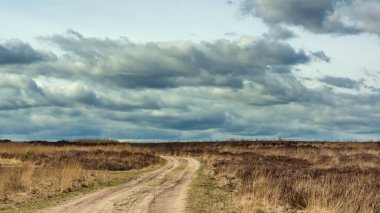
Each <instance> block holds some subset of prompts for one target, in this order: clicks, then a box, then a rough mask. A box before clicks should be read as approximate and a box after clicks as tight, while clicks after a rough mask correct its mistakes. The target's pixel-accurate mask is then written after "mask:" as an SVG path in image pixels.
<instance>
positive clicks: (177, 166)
mask: <svg viewBox="0 0 380 213" xmlns="http://www.w3.org/2000/svg"><path fill="white" fill-rule="evenodd" d="M163 158H165V159H166V160H167V164H166V165H165V166H164V167H162V168H161V169H158V170H155V171H153V172H150V173H146V174H144V175H142V176H140V177H139V178H137V179H135V180H133V181H130V182H128V183H125V184H124V185H122V186H119V187H114V188H107V189H103V190H100V191H96V192H94V193H91V194H87V195H85V196H82V197H80V198H76V199H74V200H71V201H69V202H67V203H65V204H61V205H59V206H55V207H51V208H48V209H44V210H42V211H40V212H41V213H45V212H49V213H50V212H70V213H72V212H90V213H95V212H105V213H108V212H131V213H132V212H133V213H139V212H160V213H162V212H165V213H172V212H173V213H176V212H184V211H185V198H186V190H187V186H188V185H189V183H190V182H191V179H192V177H193V176H194V174H195V172H196V171H197V169H198V168H199V162H198V161H197V160H195V159H194V158H182V157H163Z"/></svg>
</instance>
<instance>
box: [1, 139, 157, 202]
mask: <svg viewBox="0 0 380 213" xmlns="http://www.w3.org/2000/svg"><path fill="white" fill-rule="evenodd" d="M101 142H102V141H101ZM145 149H146V148H138V147H134V146H131V145H130V144H121V143H115V142H112V143H103V142H102V143H99V141H95V142H94V143H89V141H86V142H85V143H81V142H77V143H56V144H54V143H0V209H2V208H3V209H4V208H9V207H11V206H20V205H24V204H25V203H26V202H31V201H36V200H39V199H43V198H47V197H51V196H55V195H57V194H61V193H66V192H70V191H73V190H78V189H80V188H83V187H91V186H93V185H97V184H101V183H105V182H109V181H111V180H112V178H114V176H112V175H109V174H111V173H110V172H108V171H128V170H133V169H142V168H145V167H149V166H152V165H157V164H158V163H160V162H161V160H160V158H159V157H158V156H157V155H155V154H150V153H147V151H146V150H145Z"/></svg>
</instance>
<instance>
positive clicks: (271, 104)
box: [0, 0, 380, 141]
mask: <svg viewBox="0 0 380 213" xmlns="http://www.w3.org/2000/svg"><path fill="white" fill-rule="evenodd" d="M0 4H1V7H0V29H1V33H0V139H1V138H4V139H5V138H6V139H12V140H61V139H68V140H70V139H78V138H110V139H123V140H137V141H141V140H142V141H144V140H160V141H162V140H164V141H165V140H170V141H173V140H229V139H277V138H282V139H292V140H341V141H346V140H355V141H364V140H379V138H380V107H379V106H380V86H378V85H379V81H380V78H379V77H380V60H379V56H380V1H379V0H360V1H359V0H320V1H310V0H230V1H223V0H209V1H201V0H193V1H187V0H161V1H157V0H149V1H148V0H140V1H121V0H91V1H90V0H81V1H78V0H75V1H74V0H65V1H63V0H57V1H48V0H35V1H11V0H0Z"/></svg>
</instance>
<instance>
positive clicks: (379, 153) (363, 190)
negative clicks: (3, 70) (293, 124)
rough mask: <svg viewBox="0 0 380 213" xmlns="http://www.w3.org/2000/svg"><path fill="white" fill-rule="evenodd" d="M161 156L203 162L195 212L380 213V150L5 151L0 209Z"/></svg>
mask: <svg viewBox="0 0 380 213" xmlns="http://www.w3.org/2000/svg"><path fill="white" fill-rule="evenodd" d="M159 155H178V156H192V157H196V158H198V159H199V160H200V161H201V162H202V166H201V169H200V170H199V171H198V173H197V177H196V178H195V179H194V180H193V182H192V184H191V188H190V190H189V196H188V200H187V210H188V212H247V213H248V212H347V213H351V212H352V213H353V212H374V213H376V212H380V143H370V142H368V143H348V142H345V143H333V142H286V141H252V142H248V141H246V142H234V141H231V142H207V143H205V142H202V143H147V144H131V143H116V142H110V141H81V142H77V143H55V144H53V143H0V205H2V206H3V208H8V207H9V206H18V205H24V204H25V203H28V202H30V201H34V200H36V199H37V200H38V199H46V198H48V197H52V196H57V195H62V194H67V193H69V192H70V191H74V192H75V191H78V190H80V189H83V188H86V187H89V186H94V185H99V184H101V183H106V182H107V181H108V182H109V181H112V179H114V178H115V174H117V172H118V171H131V170H132V169H141V168H147V167H149V166H153V165H158V164H159V163H160V162H161V161H160V158H159Z"/></svg>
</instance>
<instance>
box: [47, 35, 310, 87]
mask: <svg viewBox="0 0 380 213" xmlns="http://www.w3.org/2000/svg"><path fill="white" fill-rule="evenodd" d="M43 40H45V41H49V42H50V43H52V44H54V45H56V46H58V47H59V48H60V49H62V50H63V51H65V52H66V57H67V58H69V62H75V64H76V65H80V66H77V67H73V69H75V70H72V71H71V74H68V75H67V76H71V75H72V73H75V76H80V75H83V76H84V77H85V78H92V80H94V81H103V82H106V83H109V84H110V85H117V86H119V87H124V88H157V89H159V88H176V87H182V86H190V87H194V86H217V87H231V88H242V87H243V80H244V79H247V78H248V80H251V79H252V78H254V76H255V75H262V74H263V73H265V72H290V71H291V68H292V66H295V65H298V64H306V63H308V62H310V60H311V58H313V57H314V55H308V54H306V53H305V52H304V51H303V50H295V49H293V48H292V47H291V46H290V45H288V44H287V43H284V42H278V41H275V40H267V39H264V38H260V39H256V40H252V39H249V38H245V39H244V38H243V39H240V40H238V41H228V40H217V41H215V42H202V43H198V44H196V43H191V42H167V43H145V44H135V43H132V42H129V41H128V40H110V39H97V38H85V37H83V36H81V35H80V34H79V35H78V33H73V32H72V31H70V32H69V33H68V34H67V35H54V36H52V37H45V38H43ZM82 68H83V70H82ZM56 74H57V75H58V74H59V72H57V73H56Z"/></svg>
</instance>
